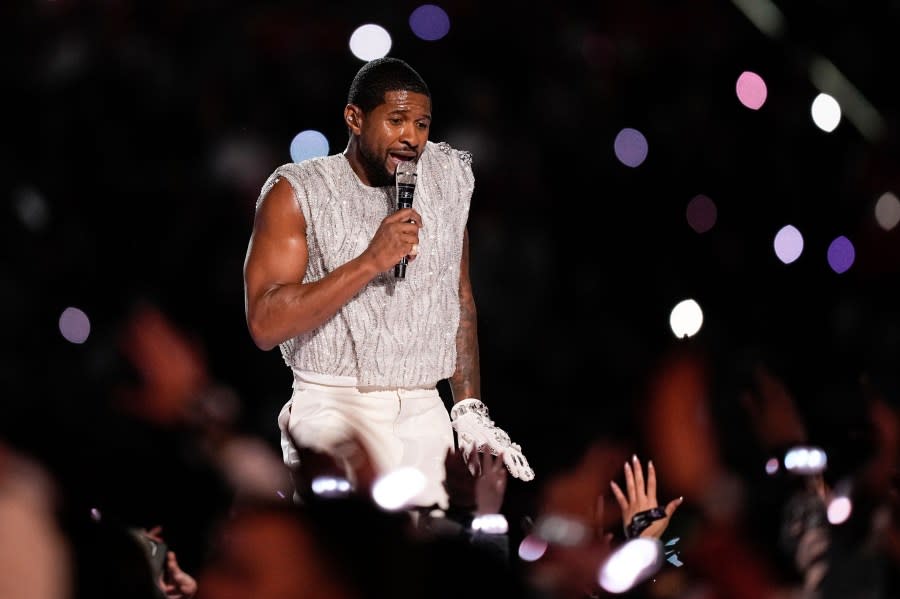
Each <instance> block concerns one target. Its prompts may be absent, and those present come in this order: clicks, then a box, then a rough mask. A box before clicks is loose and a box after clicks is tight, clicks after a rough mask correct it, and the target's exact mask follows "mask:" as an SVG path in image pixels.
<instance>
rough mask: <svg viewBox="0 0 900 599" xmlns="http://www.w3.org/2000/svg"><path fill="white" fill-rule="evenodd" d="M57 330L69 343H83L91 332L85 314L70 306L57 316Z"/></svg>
mask: <svg viewBox="0 0 900 599" xmlns="http://www.w3.org/2000/svg"><path fill="white" fill-rule="evenodd" d="M59 332H60V333H62V336H63V337H65V339H66V341H69V342H70V343H84V342H85V341H87V338H88V336H89V335H90V334H91V321H90V320H89V319H88V317H87V314H85V313H84V312H82V311H81V310H79V309H78V308H72V307H71V306H70V307H68V308H66V309H65V310H63V313H62V314H60V316H59Z"/></svg>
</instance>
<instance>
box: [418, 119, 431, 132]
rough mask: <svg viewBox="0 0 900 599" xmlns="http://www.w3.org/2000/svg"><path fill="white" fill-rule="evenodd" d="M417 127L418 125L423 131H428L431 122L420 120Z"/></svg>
mask: <svg viewBox="0 0 900 599" xmlns="http://www.w3.org/2000/svg"><path fill="white" fill-rule="evenodd" d="M416 127H418V128H419V129H422V130H423V131H427V130H428V127H429V123H425V122H422V121H419V122H418V123H416Z"/></svg>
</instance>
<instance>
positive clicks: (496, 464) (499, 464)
mask: <svg viewBox="0 0 900 599" xmlns="http://www.w3.org/2000/svg"><path fill="white" fill-rule="evenodd" d="M505 459H506V455H505V454H504V453H503V452H502V451H501V452H500V453H499V454H497V456H496V457H494V458H493V464H492V468H493V470H494V472H495V473H497V474H499V473H501V472H504V473H505V472H506V463H505Z"/></svg>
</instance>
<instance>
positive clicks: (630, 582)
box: [597, 537, 663, 593]
mask: <svg viewBox="0 0 900 599" xmlns="http://www.w3.org/2000/svg"><path fill="white" fill-rule="evenodd" d="M662 561H663V560H662V544H661V543H660V542H659V541H658V540H656V539H651V538H645V537H638V538H636V539H631V540H629V541H626V542H625V544H623V545H621V546H620V547H619V548H617V549H616V550H615V551H613V553H612V554H611V555H610V556H609V557H608V558H607V559H606V561H604V562H603V564H602V565H601V567H600V570H599V572H598V576H597V582H598V583H599V584H600V586H601V587H603V588H604V589H605V590H607V591H609V592H610V593H624V592H625V591H627V590H629V589H631V588H633V587H634V585H636V584H638V583H639V582H642V581H644V580H646V579H647V578H648V577H649V576H651V575H652V574H654V573H656V571H657V570H659V567H660V566H661V565H662Z"/></svg>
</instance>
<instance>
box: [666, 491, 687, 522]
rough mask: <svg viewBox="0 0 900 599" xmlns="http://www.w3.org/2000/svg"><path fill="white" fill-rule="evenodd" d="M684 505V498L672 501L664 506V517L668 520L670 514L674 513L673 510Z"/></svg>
mask: <svg viewBox="0 0 900 599" xmlns="http://www.w3.org/2000/svg"><path fill="white" fill-rule="evenodd" d="M682 503H684V496H681V497H679V498H677V499H673V500H672V501H670V502H669V503H667V504H666V516H668V517H669V518H671V517H672V514H674V513H675V510H677V509H678V506H679V505H681V504H682Z"/></svg>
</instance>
